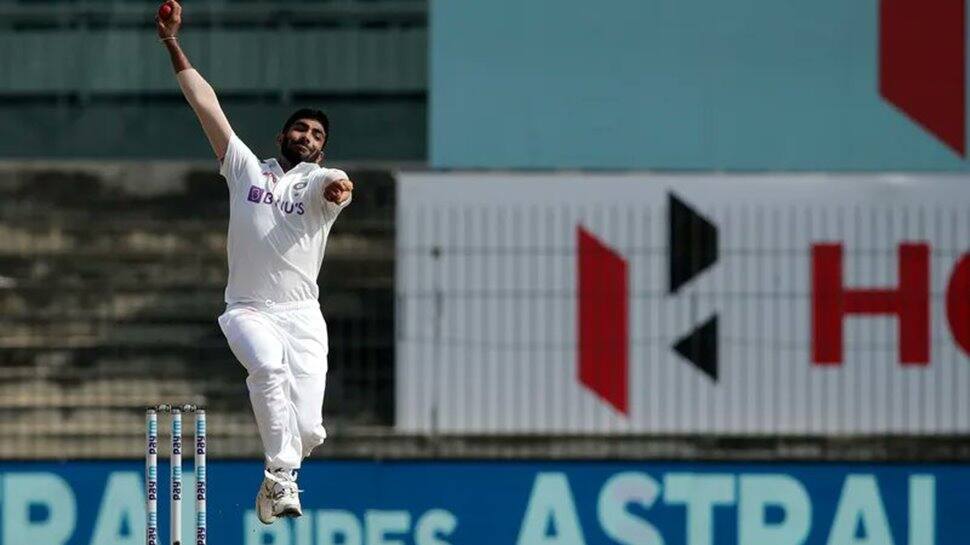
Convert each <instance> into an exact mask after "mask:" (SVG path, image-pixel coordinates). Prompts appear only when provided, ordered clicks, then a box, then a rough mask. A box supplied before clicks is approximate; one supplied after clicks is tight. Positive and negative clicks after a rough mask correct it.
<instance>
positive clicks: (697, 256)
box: [576, 194, 718, 415]
mask: <svg viewBox="0 0 970 545" xmlns="http://www.w3.org/2000/svg"><path fill="white" fill-rule="evenodd" d="M668 229H669V231H668V256H667V258H668V259H667V261H668V270H669V273H670V274H669V277H668V279H669V285H668V286H669V287H668V293H669V295H671V296H676V295H677V294H678V293H679V292H680V290H681V288H683V287H684V286H685V285H687V284H689V283H690V282H691V281H692V280H693V279H694V278H696V277H697V276H698V275H700V274H701V273H703V272H704V271H706V270H708V269H709V268H710V267H712V266H713V265H714V263H715V262H716V261H717V256H718V249H717V246H718V243H717V240H718V235H717V227H715V226H714V224H713V223H711V222H710V221H709V220H708V219H707V218H705V217H704V216H703V215H701V214H700V213H698V212H697V211H695V210H694V209H692V208H691V207H690V206H688V205H687V204H686V203H684V202H683V201H681V200H680V199H678V198H677V197H676V196H674V195H673V194H670V195H669V196H668ZM576 245H577V256H578V259H577V263H576V269H577V282H576V289H577V293H576V299H577V321H578V324H577V325H578V327H577V345H578V347H577V353H578V356H577V360H578V361H577V366H578V369H579V376H578V379H579V382H580V384H582V385H583V386H584V387H585V388H588V389H589V390H590V391H592V392H593V393H595V394H596V395H598V396H599V397H600V398H601V399H603V401H605V402H606V403H608V404H610V405H611V406H612V407H613V408H614V409H616V410H617V411H619V412H620V413H622V414H624V415H628V414H629V395H630V393H629V390H630V388H629V376H630V371H629V350H630V324H629V314H630V311H629V305H630V300H629V274H628V263H627V260H626V259H625V258H624V257H623V256H622V255H621V254H620V253H619V252H617V251H616V250H614V249H612V248H610V247H609V246H607V245H606V244H604V243H603V242H601V241H600V240H599V239H597V238H596V237H595V236H594V235H593V234H592V233H590V232H589V231H588V230H586V229H584V228H583V227H582V226H577V228H576ZM672 348H673V350H674V351H676V352H677V353H678V354H680V355H681V356H682V357H683V358H685V359H686V360H687V361H688V362H690V363H691V364H692V365H694V367H696V368H697V369H698V370H699V371H700V372H702V373H704V374H705V375H707V376H708V377H710V379H711V380H713V381H717V377H718V346H717V314H714V315H712V316H711V317H709V318H708V319H707V320H704V321H703V322H702V323H699V324H696V326H695V327H694V329H693V330H691V331H690V332H688V333H687V334H686V335H684V336H683V337H681V338H680V339H679V340H677V341H676V342H675V343H674V345H673V346H672Z"/></svg>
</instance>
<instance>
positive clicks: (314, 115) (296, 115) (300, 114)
mask: <svg viewBox="0 0 970 545" xmlns="http://www.w3.org/2000/svg"><path fill="white" fill-rule="evenodd" d="M301 119H316V120H317V121H319V122H320V124H321V125H323V132H325V133H326V134H325V135H324V137H323V145H324V147H326V145H327V143H328V142H330V118H329V117H327V114H325V113H323V112H322V111H321V110H314V109H312V108H300V109H299V110H297V111H295V112H293V115H291V116H290V117H289V118H287V120H286V123H284V124H283V130H282V131H280V132H281V133H284V134H285V133H286V131H288V130H290V127H292V126H293V124H294V123H296V122H297V121H299V120H301Z"/></svg>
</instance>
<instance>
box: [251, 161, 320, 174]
mask: <svg viewBox="0 0 970 545" xmlns="http://www.w3.org/2000/svg"><path fill="white" fill-rule="evenodd" d="M263 162H264V163H266V166H268V167H269V168H270V170H272V171H273V173H274V174H276V176H277V178H282V177H283V176H285V175H286V174H289V172H283V167H281V166H280V163H279V161H277V160H276V158H275V157H270V158H269V159H267V160H265V161H263ZM318 168H320V165H317V164H315V163H307V162H303V163H300V164H298V165H296V166H295V167H293V168H292V169H290V172H299V173H307V172H312V171H314V170H316V169H318Z"/></svg>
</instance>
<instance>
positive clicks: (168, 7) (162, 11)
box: [158, 2, 172, 21]
mask: <svg viewBox="0 0 970 545" xmlns="http://www.w3.org/2000/svg"><path fill="white" fill-rule="evenodd" d="M171 16H172V4H169V3H168V2H165V3H164V4H162V6H161V7H160V8H158V18H159V19H161V20H163V21H164V20H166V19H168V18H169V17H171Z"/></svg>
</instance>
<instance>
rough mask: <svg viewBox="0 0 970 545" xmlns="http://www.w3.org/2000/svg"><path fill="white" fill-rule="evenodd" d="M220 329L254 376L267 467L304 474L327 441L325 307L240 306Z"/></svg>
mask: <svg viewBox="0 0 970 545" xmlns="http://www.w3.org/2000/svg"><path fill="white" fill-rule="evenodd" d="M219 326H220V327H221V328H222V333H223V334H224V335H225V336H226V340H228V341H229V348H231V349H232V353H233V354H235V356H236V359H238V360H239V362H240V363H241V364H242V365H243V367H245V368H246V371H247V372H248V373H249V377H248V378H247V379H246V385H247V386H248V387H249V400H250V402H251V403H252V405H253V413H254V414H255V415H256V425H257V426H258V427H259V434H260V436H261V437H262V440H263V450H264V452H265V454H266V467H267V468H270V469H277V468H284V469H299V468H300V462H301V461H302V460H303V458H305V457H307V456H309V455H310V452H311V451H312V450H313V449H314V448H316V447H317V446H318V445H320V444H321V443H323V440H324V438H326V436H327V432H326V430H324V428H323V394H324V390H326V386H327V324H326V322H325V321H324V320H323V314H321V313H320V304H319V303H318V302H317V301H300V302H297V303H276V304H272V303H269V302H267V303H266V304H258V305H257V304H250V303H245V304H242V303H240V304H234V305H230V306H229V307H228V308H227V309H226V312H225V313H224V314H223V315H222V316H219Z"/></svg>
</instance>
